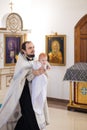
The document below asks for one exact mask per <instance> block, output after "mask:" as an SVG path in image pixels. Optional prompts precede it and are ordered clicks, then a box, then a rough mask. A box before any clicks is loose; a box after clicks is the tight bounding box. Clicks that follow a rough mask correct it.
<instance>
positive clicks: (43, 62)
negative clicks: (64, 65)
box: [39, 57, 47, 65]
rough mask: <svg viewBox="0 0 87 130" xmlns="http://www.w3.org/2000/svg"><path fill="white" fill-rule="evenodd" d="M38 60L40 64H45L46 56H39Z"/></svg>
mask: <svg viewBox="0 0 87 130" xmlns="http://www.w3.org/2000/svg"><path fill="white" fill-rule="evenodd" d="M39 61H40V63H41V64H43V65H45V64H46V63H47V57H41V58H40V59H39Z"/></svg>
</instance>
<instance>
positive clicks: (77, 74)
mask: <svg viewBox="0 0 87 130" xmlns="http://www.w3.org/2000/svg"><path fill="white" fill-rule="evenodd" d="M63 80H69V81H87V63H81V62H80V63H76V64H74V65H73V66H71V67H70V68H68V69H67V70H66V73H65V75H64V79H63Z"/></svg>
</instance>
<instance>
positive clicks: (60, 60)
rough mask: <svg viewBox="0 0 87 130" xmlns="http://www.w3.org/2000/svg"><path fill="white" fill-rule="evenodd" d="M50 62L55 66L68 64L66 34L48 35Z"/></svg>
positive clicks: (47, 45)
mask: <svg viewBox="0 0 87 130" xmlns="http://www.w3.org/2000/svg"><path fill="white" fill-rule="evenodd" d="M46 54H47V56H48V62H49V63H50V64H51V65H54V66H64V65H65V64H66V35H46Z"/></svg>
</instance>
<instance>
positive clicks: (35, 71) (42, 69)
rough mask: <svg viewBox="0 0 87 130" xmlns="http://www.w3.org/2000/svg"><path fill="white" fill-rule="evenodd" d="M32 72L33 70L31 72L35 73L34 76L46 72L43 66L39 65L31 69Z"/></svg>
mask: <svg viewBox="0 0 87 130" xmlns="http://www.w3.org/2000/svg"><path fill="white" fill-rule="evenodd" d="M32 72H33V74H34V75H35V76H39V75H41V74H44V73H45V72H46V70H45V69H44V68H43V67H40V68H39V69H37V70H34V69H33V70H32Z"/></svg>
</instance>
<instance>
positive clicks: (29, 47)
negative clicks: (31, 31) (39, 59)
mask: <svg viewBox="0 0 87 130" xmlns="http://www.w3.org/2000/svg"><path fill="white" fill-rule="evenodd" d="M25 53H26V55H27V56H31V57H32V56H34V55H35V49H34V45H33V43H27V44H26V51H25Z"/></svg>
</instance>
